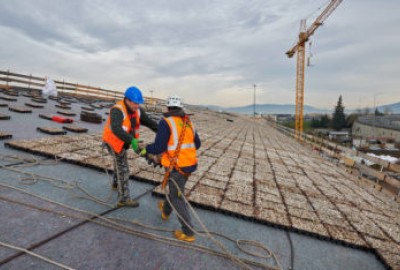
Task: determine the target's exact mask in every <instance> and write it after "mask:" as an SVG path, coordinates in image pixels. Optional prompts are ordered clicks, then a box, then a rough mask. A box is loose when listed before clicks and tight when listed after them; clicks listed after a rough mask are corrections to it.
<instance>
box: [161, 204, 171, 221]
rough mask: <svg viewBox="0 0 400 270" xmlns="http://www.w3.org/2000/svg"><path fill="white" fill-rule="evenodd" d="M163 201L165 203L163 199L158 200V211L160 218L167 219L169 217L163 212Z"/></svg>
mask: <svg viewBox="0 0 400 270" xmlns="http://www.w3.org/2000/svg"><path fill="white" fill-rule="evenodd" d="M164 203H165V202H163V201H159V202H158V209H160V211H161V218H162V219H163V220H168V219H169V216H167V215H166V214H165V213H164Z"/></svg>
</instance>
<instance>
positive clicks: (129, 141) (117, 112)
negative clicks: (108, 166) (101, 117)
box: [103, 86, 158, 207]
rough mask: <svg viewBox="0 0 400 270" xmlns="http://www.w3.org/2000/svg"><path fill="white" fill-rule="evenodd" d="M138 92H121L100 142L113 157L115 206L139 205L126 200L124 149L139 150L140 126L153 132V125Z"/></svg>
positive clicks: (136, 90)
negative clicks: (123, 93)
mask: <svg viewBox="0 0 400 270" xmlns="http://www.w3.org/2000/svg"><path fill="white" fill-rule="evenodd" d="M143 102H144V101H143V96H142V92H141V91H140V89H139V88H137V87H135V86H131V87H129V88H128V89H126V91H125V95H124V99H123V100H120V101H118V102H117V103H116V104H115V105H114V106H113V107H112V108H111V110H110V114H109V117H108V119H107V122H106V125H105V127H104V131H103V141H104V143H105V145H106V147H107V149H108V151H109V153H110V154H111V155H112V156H113V158H114V179H113V183H112V188H113V190H118V204H117V206H118V207H122V206H130V207H137V206H139V203H138V202H136V201H134V200H132V199H131V198H130V192H129V183H128V181H129V166H128V159H127V154H126V152H127V150H128V149H129V148H130V147H132V149H133V150H134V151H135V152H136V151H138V150H139V148H138V147H139V146H138V142H139V140H138V139H139V128H140V124H142V125H144V126H147V127H148V128H150V129H151V130H153V131H154V132H157V125H158V124H157V123H156V122H155V121H153V120H151V119H150V118H149V117H148V115H147V114H146V112H145V111H144V109H143V108H141V107H140V106H139V105H140V104H143Z"/></svg>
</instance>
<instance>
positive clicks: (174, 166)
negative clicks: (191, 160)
mask: <svg viewBox="0 0 400 270" xmlns="http://www.w3.org/2000/svg"><path fill="white" fill-rule="evenodd" d="M188 123H190V120H189V117H188V116H187V115H185V116H184V117H183V127H182V132H181V134H180V136H179V140H178V146H177V147H176V150H175V153H174V156H173V157H170V156H169V155H168V152H167V155H168V159H169V160H170V165H169V167H168V169H167V170H166V172H165V174H164V179H163V181H162V185H161V187H162V189H164V188H165V186H166V185H167V183H168V179H169V176H170V174H171V172H172V170H173V169H175V170H177V171H178V172H179V173H180V174H182V175H183V176H184V177H186V178H187V177H189V176H190V173H186V172H184V171H182V169H181V168H179V166H178V164H177V162H178V156H179V152H180V151H181V147H182V143H183V139H184V137H185V131H186V125H187V124H188Z"/></svg>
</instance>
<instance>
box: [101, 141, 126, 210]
mask: <svg viewBox="0 0 400 270" xmlns="http://www.w3.org/2000/svg"><path fill="white" fill-rule="evenodd" d="M105 145H106V148H107V150H108V152H109V153H110V155H111V156H112V157H113V161H114V176H113V186H118V201H119V202H125V201H126V200H128V199H130V192H129V166H128V158H127V155H126V151H127V150H126V149H122V151H121V153H119V154H118V153H116V152H115V151H114V150H113V149H112V148H111V147H110V146H109V145H108V144H105Z"/></svg>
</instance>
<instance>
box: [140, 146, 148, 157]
mask: <svg viewBox="0 0 400 270" xmlns="http://www.w3.org/2000/svg"><path fill="white" fill-rule="evenodd" d="M139 155H140V156H141V157H145V156H147V150H146V148H143V149H142V151H140V153H139Z"/></svg>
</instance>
